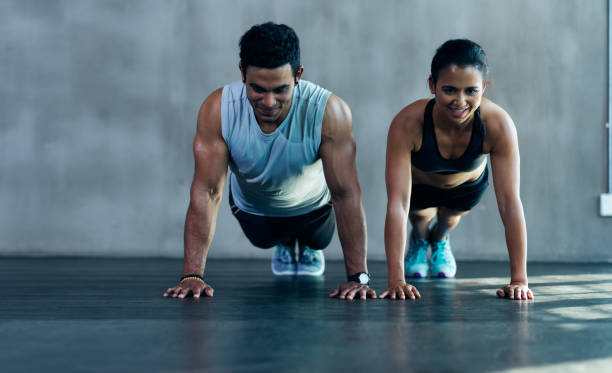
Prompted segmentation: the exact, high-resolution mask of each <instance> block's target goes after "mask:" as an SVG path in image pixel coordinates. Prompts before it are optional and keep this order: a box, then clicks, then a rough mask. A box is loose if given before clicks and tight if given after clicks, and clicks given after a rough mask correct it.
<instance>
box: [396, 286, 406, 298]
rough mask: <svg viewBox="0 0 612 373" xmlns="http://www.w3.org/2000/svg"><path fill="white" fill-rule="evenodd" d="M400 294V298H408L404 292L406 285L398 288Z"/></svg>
mask: <svg viewBox="0 0 612 373" xmlns="http://www.w3.org/2000/svg"><path fill="white" fill-rule="evenodd" d="M397 292H398V293H399V294H398V295H399V299H401V300H404V299H406V294H404V287H401V288H399V289H398V291H397Z"/></svg>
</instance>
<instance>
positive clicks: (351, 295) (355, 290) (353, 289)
mask: <svg viewBox="0 0 612 373" xmlns="http://www.w3.org/2000/svg"><path fill="white" fill-rule="evenodd" d="M358 291H359V287H355V288H352V289H351V290H350V291H349V292H348V295H347V297H346V299H349V300H350V299H354V298H355V294H357V292H358Z"/></svg>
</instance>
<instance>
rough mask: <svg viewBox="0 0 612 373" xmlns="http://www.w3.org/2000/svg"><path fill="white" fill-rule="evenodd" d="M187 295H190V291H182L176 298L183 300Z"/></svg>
mask: <svg viewBox="0 0 612 373" xmlns="http://www.w3.org/2000/svg"><path fill="white" fill-rule="evenodd" d="M189 293H191V289H182V290H181V293H180V294H179V296H178V297H179V298H180V299H183V298H185V297H186V296H188V295H189Z"/></svg>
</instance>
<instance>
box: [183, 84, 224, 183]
mask: <svg viewBox="0 0 612 373" xmlns="http://www.w3.org/2000/svg"><path fill="white" fill-rule="evenodd" d="M193 155H194V159H195V172H194V178H193V185H192V193H193V192H194V191H198V190H200V191H201V190H204V191H207V192H208V193H213V194H220V193H221V189H222V188H223V184H224V182H225V175H226V173H227V164H228V158H229V151H228V147H227V144H226V143H225V140H224V139H223V136H222V132H221V113H220V92H218V91H217V92H215V93H213V94H212V95H211V96H210V97H209V98H208V99H207V100H206V101H205V102H204V104H202V108H201V110H200V114H199V116H198V126H197V132H196V135H195V138H194V141H193Z"/></svg>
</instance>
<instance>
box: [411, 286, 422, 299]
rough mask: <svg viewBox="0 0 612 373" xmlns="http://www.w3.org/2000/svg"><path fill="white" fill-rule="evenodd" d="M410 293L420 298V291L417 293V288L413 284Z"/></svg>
mask: <svg viewBox="0 0 612 373" xmlns="http://www.w3.org/2000/svg"><path fill="white" fill-rule="evenodd" d="M412 293H413V294H414V296H415V297H416V298H417V299H421V293H419V290H418V289H417V288H415V287H414V286H413V287H412Z"/></svg>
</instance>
